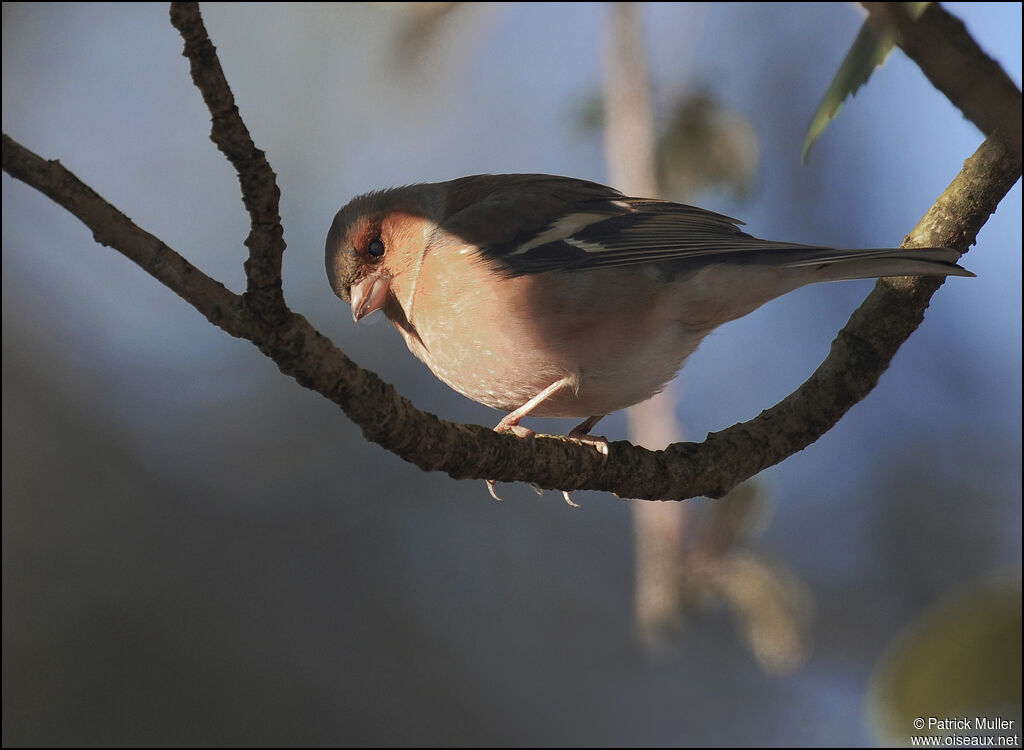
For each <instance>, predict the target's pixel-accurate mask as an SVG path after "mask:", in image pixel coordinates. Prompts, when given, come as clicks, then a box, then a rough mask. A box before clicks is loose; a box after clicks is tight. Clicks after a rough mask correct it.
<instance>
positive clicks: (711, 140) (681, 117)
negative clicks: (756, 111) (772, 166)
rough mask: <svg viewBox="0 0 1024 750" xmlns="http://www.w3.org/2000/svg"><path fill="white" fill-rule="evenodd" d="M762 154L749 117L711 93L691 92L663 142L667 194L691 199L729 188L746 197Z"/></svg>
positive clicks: (676, 111) (662, 178)
mask: <svg viewBox="0 0 1024 750" xmlns="http://www.w3.org/2000/svg"><path fill="white" fill-rule="evenodd" d="M759 158H760V149H759V147H758V141H757V133H756V131H755V130H754V127H753V125H751V124H750V122H749V121H748V120H747V119H746V118H745V117H743V116H742V115H740V114H738V113H736V112H731V111H728V110H726V109H724V108H723V107H722V106H721V105H720V104H719V103H718V102H717V101H716V100H715V99H713V98H712V97H710V96H708V95H707V94H703V93H698V94H694V95H691V96H687V97H685V98H684V99H682V100H681V101H679V102H678V103H677V104H676V105H675V107H674V109H673V112H672V117H671V120H670V121H669V123H668V127H667V128H666V129H665V132H664V134H663V135H662V137H661V139H660V140H659V142H658V152H657V163H658V169H659V172H660V174H659V179H660V182H661V186H662V191H663V194H664V196H665V197H666V198H669V199H670V200H676V201H682V202H686V201H690V200H693V196H694V195H696V194H697V193H699V192H702V191H704V190H710V189H715V188H724V189H726V190H729V191H730V192H732V193H733V194H735V195H737V196H741V197H742V196H743V195H745V194H746V192H747V191H748V190H749V188H750V185H751V184H752V183H753V180H754V174H755V172H756V171H757V163H758V159H759Z"/></svg>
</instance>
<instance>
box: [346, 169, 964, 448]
mask: <svg viewBox="0 0 1024 750" xmlns="http://www.w3.org/2000/svg"><path fill="white" fill-rule="evenodd" d="M741 223H742V222H739V221H737V220H736V219H730V218H729V217H727V216H722V215H721V214H716V213H712V212H711V211H705V210H704V209H701V208H695V207H693V206H686V205H682V204H678V203H669V202H666V201H660V200H652V199H647V198H628V197H626V196H624V195H622V194H621V193H619V192H618V191H617V190H614V189H612V188H609V187H605V186H603V185H599V184H596V183H593V182H587V181H585V180H578V179H574V178H571V177H556V176H552V175H543V174H507V175H474V176H471V177H462V178H459V179H456V180H450V181H448V182H440V183H434V184H419V185H409V186H407V187H400V188H393V189H389V190H381V191H378V192H372V193H367V194H365V195H361V196H359V197H357V198H354V199H353V200H352V201H351V202H350V203H349V204H348V205H346V206H345V207H344V208H342V209H341V210H340V211H339V212H338V214H337V215H336V216H335V217H334V223H333V224H332V225H331V229H330V232H329V233H328V235H327V252H326V259H327V275H328V277H329V278H330V281H331V287H332V288H333V289H334V292H335V293H336V294H337V295H338V296H339V297H341V299H343V300H344V301H346V302H349V303H350V304H351V306H352V317H353V318H354V319H355V320H357V321H358V320H360V319H361V318H363V317H365V316H366V315H368V314H370V313H371V312H373V311H375V310H383V311H384V314H385V315H387V317H388V318H389V319H390V320H391V322H392V323H394V325H395V327H396V328H397V329H398V330H399V332H400V333H401V335H402V337H403V338H404V339H405V342H406V344H407V345H408V347H409V349H410V350H411V351H412V353H413V354H415V355H416V356H417V357H419V358H420V359H421V360H422V361H423V362H424V363H425V364H426V365H427V367H429V368H430V369H431V370H432V371H433V373H434V374H435V375H436V376H437V377H439V378H440V379H441V380H443V381H444V382H445V383H447V384H448V385H450V386H451V387H452V388H454V389H455V390H456V391H458V392H459V393H461V394H463V395H464V396H467V397H468V398H471V399H473V400H474V401H478V402H480V403H482V404H486V405H487V406H490V407H493V408H495V409H500V410H502V411H506V412H508V414H507V415H506V416H505V417H504V418H503V419H502V420H501V421H500V422H499V423H498V425H497V426H496V427H495V429H496V430H499V431H501V430H512V431H515V432H516V433H517V434H519V435H521V436H529V435H531V434H532V432H531V431H530V430H527V429H526V428H524V427H521V426H520V425H519V420H520V419H522V418H523V417H524V416H526V415H527V414H533V415H535V416H545V417H575V418H579V417H586V420H585V421H584V422H583V423H581V424H580V425H578V426H577V427H576V428H575V429H573V430H572V431H571V432H570V433H569V435H570V437H576V438H584V437H589V436H588V435H587V433H588V432H589V431H590V429H591V428H593V426H594V425H595V424H596V423H597V421H598V420H599V419H601V417H603V416H604V415H606V414H609V413H610V412H613V411H617V410H618V409H623V408H625V407H627V406H632V405H633V404H636V403H639V402H641V401H644V400H645V399H647V398H649V397H650V396H652V395H654V394H655V393H658V392H659V391H660V390H661V389H663V388H664V387H665V385H666V384H667V383H668V382H669V381H670V380H671V379H672V378H673V377H675V375H676V373H677V372H678V370H679V368H680V367H681V366H682V364H683V362H684V360H685V359H686V358H687V357H688V356H689V355H690V354H691V353H692V352H693V351H694V350H695V349H696V348H697V345H698V344H699V343H700V341H701V339H703V338H704V337H705V336H707V335H708V334H709V333H710V332H711V331H712V330H714V329H715V328H716V327H717V326H719V325H721V324H723V323H725V322H727V321H730V320H734V319H736V318H739V317H741V316H743V315H746V314H747V313H749V312H752V311H753V310H755V309H757V308H758V307H760V306H761V305H763V304H764V303H765V302H767V301H769V300H771V299H774V298H775V297H778V296H780V295H782V294H785V293H786V292H790V291H793V290H794V289H797V288H799V287H802V286H804V285H806V284H814V283H818V282H823V281H839V280H843V279H861V278H872V277H877V276H973V275H974V274H972V273H971V272H970V271H966V270H964V269H963V268H961V267H960V266H958V265H957V260H958V259H959V257H960V254H959V253H958V252H957V251H956V250H951V249H948V248H929V249H915V250H896V249H891V248H889V249H875V250H836V249H833V248H828V247H816V246H807V245H797V244H793V243H789V242H772V241H768V240H760V239H757V238H755V237H752V236H750V235H749V234H745V233H744V232H742V231H741V230H740V229H739V226H738V225H740V224H741ZM604 446H605V451H606V449H607V444H606V443H605V444H604ZM599 447H600V445H599Z"/></svg>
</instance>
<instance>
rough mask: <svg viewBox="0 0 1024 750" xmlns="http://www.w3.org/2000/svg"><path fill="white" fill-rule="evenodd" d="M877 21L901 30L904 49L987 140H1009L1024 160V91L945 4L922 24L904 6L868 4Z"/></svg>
mask: <svg viewBox="0 0 1024 750" xmlns="http://www.w3.org/2000/svg"><path fill="white" fill-rule="evenodd" d="M863 5H864V7H865V8H867V10H868V13H870V14H871V19H873V20H874V21H876V22H879V23H883V24H887V25H891V26H892V27H894V28H895V29H896V32H897V39H898V41H899V45H900V47H901V48H902V49H903V51H904V52H906V53H907V56H908V57H909V58H910V59H911V60H913V61H914V62H915V63H917V65H918V67H920V68H921V71H922V72H923V73H924V74H925V76H926V77H927V78H928V80H929V81H931V83H932V85H933V86H935V88H937V89H938V90H939V91H941V92H942V93H943V94H945V95H946V97H947V98H948V99H949V100H950V101H951V102H952V103H953V106H955V107H956V108H957V109H959V110H960V111H961V112H963V114H964V117H966V118H967V119H969V120H970V121H971V122H973V123H974V124H975V125H977V126H978V129H979V130H981V132H982V133H984V134H985V135H986V136H991V135H997V136H998V137H1000V138H1002V139H1003V140H1005V141H1006V143H1007V145H1008V146H1009V147H1010V149H1011V150H1012V152H1013V153H1014V154H1015V155H1016V158H1017V160H1018V161H1019V160H1020V159H1021V92H1020V89H1018V88H1017V85H1016V84H1015V83H1014V82H1013V80H1012V79H1011V78H1010V76H1008V75H1007V74H1006V72H1005V71H1004V70H1003V69H1002V68H1001V67H1000V66H999V63H997V62H996V61H995V60H993V59H992V58H991V57H989V56H988V55H987V54H985V51H984V50H982V49H981V48H980V47H979V46H978V44H977V43H976V42H975V41H974V39H973V38H972V37H971V35H970V34H969V33H968V32H967V28H966V27H965V26H964V24H963V22H962V21H961V20H960V19H959V18H957V17H956V16H953V15H951V14H950V13H948V12H947V11H946V10H945V9H944V8H943V7H942V6H941V5H940V4H939V3H931V4H930V5H929V6H928V8H927V9H926V10H925V11H924V13H922V14H921V17H920V18H918V19H917V20H916V21H915V20H913V19H912V18H911V17H910V16H909V15H908V14H907V13H906V12H905V11H904V9H903V7H902V6H903V3H863Z"/></svg>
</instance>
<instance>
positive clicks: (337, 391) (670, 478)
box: [2, 6, 1021, 500]
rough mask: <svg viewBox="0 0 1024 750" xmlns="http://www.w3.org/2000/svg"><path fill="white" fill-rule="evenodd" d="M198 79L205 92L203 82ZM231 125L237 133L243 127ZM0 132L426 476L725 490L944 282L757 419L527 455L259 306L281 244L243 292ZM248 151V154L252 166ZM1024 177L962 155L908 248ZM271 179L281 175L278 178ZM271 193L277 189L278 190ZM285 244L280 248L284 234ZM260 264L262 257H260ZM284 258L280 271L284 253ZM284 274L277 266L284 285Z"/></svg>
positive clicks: (821, 408) (818, 431) (1000, 150)
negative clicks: (672, 439) (635, 441)
mask: <svg viewBox="0 0 1024 750" xmlns="http://www.w3.org/2000/svg"><path fill="white" fill-rule="evenodd" d="M176 7H177V6H176ZM185 10H189V9H188V8H186V9H185ZM185 15H186V16H187V15H188V13H186V14H185ZM189 28H192V27H188V26H187V24H186V29H189ZM183 34H184V35H185V36H186V40H189V39H194V38H195V35H194V34H193V31H188V30H186V31H185V32H183ZM186 44H187V45H188V44H189V42H188V41H187V43H186ZM200 46H201V47H203V50H204V51H202V52H201V54H200V56H202V57H204V58H205V57H207V56H208V57H210V58H213V59H212V62H209V65H213V66H215V67H216V68H217V69H218V70H219V65H215V58H216V53H215V51H214V50H213V46H212V45H209V47H208V48H206V47H205V46H203V45H202V44H200ZM190 59H191V60H193V61H194V60H195V58H194V57H191V56H190ZM193 68H195V66H193ZM200 77H201V78H202V77H204V76H200ZM197 85H199V86H200V88H201V90H203V84H199V83H198V82H197ZM225 85H226V84H225ZM228 93H230V92H228ZM218 101H219V100H218ZM229 110H230V111H231V113H230V114H229V115H223V112H222V110H221V109H219V108H216V107H215V108H214V130H215V131H217V130H218V122H219V121H221V120H225V119H228V120H230V119H232V118H234V117H236V116H237V111H236V110H235V108H234V105H233V104H231V105H230V106H229ZM218 112H221V115H220V116H219V115H218ZM239 121H240V118H239ZM231 132H233V133H235V135H237V132H238V131H237V130H232V131H231ZM216 139H217V136H216V135H215V140H216ZM246 139H247V140H248V134H247V133H246ZM2 140H3V169H4V171H5V172H7V173H8V174H10V175H11V176H13V177H15V178H17V179H19V180H22V181H23V182H25V183H26V184H28V185H30V186H32V187H34V188H36V189H37V190H39V191H41V192H43V193H44V194H45V195H47V196H49V197H50V198H51V199H53V200H54V201H55V202H57V203H58V204H59V205H61V206H63V207H64V208H66V209H67V210H68V211H70V212H71V213H73V214H74V215H75V216H77V217H78V218H79V219H80V220H81V221H82V222H83V223H84V224H85V225H86V226H88V227H89V228H90V229H91V230H92V231H93V234H94V236H95V237H96V239H97V241H98V242H100V243H101V244H105V245H108V246H110V247H113V248H114V249H116V250H118V251H119V252H121V253H123V254H124V255H125V256H127V257H128V258H130V259H132V260H133V261H135V262H136V263H138V264H139V266H140V267H142V268H143V269H144V270H145V271H147V272H148V273H150V274H152V275H153V276H154V277H155V278H157V279H158V280H160V281H161V282H162V283H164V284H165V285H166V286H167V287H169V288H170V289H172V290H173V291H175V292H176V293H177V294H179V295H180V296H181V297H182V298H184V299H185V300H186V301H188V302H189V303H190V304H191V305H193V306H194V307H195V308H196V309H197V310H199V311H200V312H201V313H202V314H203V315H205V316H206V318H207V319H208V320H210V322H212V323H214V324H215V325H217V326H219V327H221V328H222V329H224V330H225V331H227V332H228V333H230V334H231V335H233V336H238V337H241V338H246V339H249V340H250V341H252V342H253V343H254V344H256V345H257V346H258V347H259V349H260V351H262V352H263V353H264V354H266V355H267V356H268V357H270V358H271V359H273V360H274V362H275V363H277V365H278V367H279V368H280V370H281V371H282V372H283V373H285V374H286V375H290V376H291V377H293V378H295V380H297V381H298V382H299V383H300V384H301V385H303V386H305V387H307V388H310V389H312V390H315V391H317V392H318V393H320V394H322V395H323V396H325V397H326V398H328V399H329V400H331V401H332V402H334V403H336V404H338V405H339V406H340V407H341V408H342V409H343V410H344V411H345V413H346V414H347V415H348V416H349V417H350V418H351V419H352V420H353V421H354V422H356V423H357V424H358V425H360V427H361V428H362V430H363V433H364V435H365V436H366V438H367V439H368V440H371V441H373V442H375V443H378V444H379V445H381V446H383V447H384V448H386V449H388V450H390V451H392V452H394V453H395V454H397V455H398V456H400V457H401V458H403V459H405V460H407V461H410V462H412V463H415V464H416V465H417V466H419V467H421V468H423V469H425V470H430V471H434V470H440V471H445V472H447V473H448V474H449V475H450V476H452V477H454V478H457V479H463V478H474V479H481V478H490V479H496V480H500V481H526V482H533V483H535V484H538V485H539V486H541V487H544V488H548V489H560V490H575V489H594V490H605V491H609V492H613V493H615V494H617V495H619V496H622V497H635V498H641V499H674V500H682V499H686V498H689V497H694V496H698V495H711V496H718V495H722V494H724V493H725V492H727V491H728V490H729V489H730V488H732V487H733V486H735V485H736V484H738V483H739V482H741V481H743V480H745V479H747V478H748V477H750V476H752V475H754V474H756V473H757V472H759V471H761V470H762V469H764V468H766V467H767V466H771V465H773V464H775V463H778V462H779V461H781V460H783V459H784V458H786V457H787V456H789V455H791V454H792V453H794V452H796V451H798V450H801V449H802V448H804V447H806V446H807V445H810V444H811V443H812V442H814V441H815V440H817V439H818V438H819V437H820V436H821V435H823V434H824V433H825V432H826V431H827V430H828V429H829V428H830V427H831V426H832V425H834V424H835V423H836V422H837V421H838V420H839V418H840V417H841V416H842V415H843V414H844V413H845V412H846V411H847V410H848V409H849V408H850V407H851V406H852V405H853V404H854V403H856V402H857V401H859V400H860V399H861V398H863V397H864V396H865V395H866V394H867V393H868V392H869V391H870V390H871V389H872V388H873V387H874V385H875V383H876V382H877V380H878V378H879V377H880V375H881V374H882V372H884V371H885V369H886V367H887V366H888V363H889V361H890V359H891V358H892V356H893V354H894V353H895V351H896V349H898V347H899V346H900V344H902V342H903V341H904V340H906V338H907V337H908V336H909V335H910V333H911V332H912V331H913V330H914V329H915V328H916V327H917V325H918V324H919V323H920V321H921V319H922V317H923V314H924V310H925V308H926V307H927V305H928V300H929V299H930V297H931V295H932V294H933V293H934V291H935V290H936V289H937V288H938V283H936V282H934V281H930V280H922V279H889V280H884V281H882V282H879V284H878V285H877V286H876V288H875V290H874V291H873V292H872V293H871V295H870V296H869V297H868V299H867V300H866V301H865V302H864V304H863V305H861V307H860V308H858V310H857V311H856V312H854V314H853V316H852V317H851V319H850V322H849V323H848V324H847V326H846V327H845V328H844V329H843V330H842V331H841V332H840V334H839V336H838V337H837V338H836V340H835V342H833V346H832V352H831V353H830V354H829V356H828V358H827V359H826V360H825V361H824V362H823V363H822V365H821V366H820V367H819V368H818V370H817V371H816V372H815V373H814V374H813V375H812V376H811V378H810V379H809V380H808V381H807V382H806V383H804V385H802V386H801V387H800V388H799V389H798V390H797V391H795V392H794V393H793V394H792V395H790V396H789V397H787V398H786V399H785V400H783V401H782V402H781V403H779V404H778V405H776V406H775V407H772V408H771V409H769V410H767V411H765V412H763V413H762V414H761V415H760V416H758V417H757V418H755V419H753V420H751V421H749V422H745V423H743V424H739V425H735V426H733V427H731V428H729V429H727V430H724V431H722V432H719V433H713V434H711V435H709V436H708V439H707V440H706V441H705V442H704V443H701V444H694V443H677V444H675V445H672V446H670V447H669V448H668V449H666V450H665V451H649V450H645V449H643V448H639V447H637V446H634V445H631V444H629V443H627V442H616V443H613V444H612V446H611V456H610V458H609V460H608V462H607V464H606V465H604V466H602V465H601V460H600V457H599V456H598V454H597V453H596V451H594V450H593V449H592V448H591V447H589V446H583V445H580V444H578V443H575V442H573V441H570V440H567V439H565V438H554V437H545V436H539V437H538V439H537V441H536V445H535V447H534V448H533V449H531V446H530V445H529V444H527V443H526V442H525V441H522V440H519V439H518V438H516V437H514V436H512V435H507V434H497V433H495V432H493V431H492V430H490V429H488V428H485V427H481V426H477V425H457V424H453V423H450V422H445V421H443V420H440V419H438V418H437V417H436V416H434V415H432V414H429V413H426V412H421V411H418V410H417V409H416V408H415V407H413V405H412V404H411V403H410V402H409V401H408V400H407V399H405V398H403V397H402V396H400V395H398V394H397V393H396V392H395V390H394V389H393V388H392V387H391V386H390V385H388V384H386V383H384V382H383V381H381V380H380V378H378V377H377V376H376V375H374V374H373V373H371V372H369V371H367V370H363V369H361V368H359V367H358V366H357V365H355V364H354V363H353V362H352V361H351V360H350V359H349V358H348V357H346V356H345V355H344V354H343V353H342V352H341V351H339V350H338V349H337V348H336V347H335V346H334V345H333V344H332V343H331V342H330V341H329V340H328V339H327V338H326V337H324V336H323V335H321V334H320V333H319V332H318V331H317V330H316V329H314V328H313V327H312V326H311V325H310V324H309V322H308V321H306V319H305V318H303V317H302V316H301V315H297V314H295V313H293V312H291V311H290V310H288V308H287V307H286V306H285V303H284V300H283V298H282V299H280V300H279V302H273V306H274V307H275V308H276V312H275V313H274V314H273V315H271V316H268V315H267V314H266V311H267V309H268V308H266V307H263V306H260V305H253V304H252V299H253V296H254V291H253V288H254V285H257V282H258V281H259V280H261V279H262V280H263V281H265V280H266V278H267V277H266V276H265V275H261V274H262V271H260V269H261V268H263V269H264V270H265V267H263V266H261V265H260V263H262V262H263V260H264V259H265V258H267V257H270V256H271V255H273V253H274V252H276V251H274V250H273V248H272V247H270V246H263V245H260V247H261V248H263V249H261V250H260V251H259V252H257V250H256V249H255V247H254V245H258V244H259V243H255V242H254V245H250V251H251V258H250V260H251V262H250V263H249V264H247V271H248V272H249V273H250V282H249V285H250V291H249V292H248V293H247V294H246V295H245V296H244V297H239V296H238V295H235V294H233V293H231V292H230V291H228V290H227V289H225V288H224V286H223V285H221V284H220V283H219V282H217V281H215V280H213V279H211V278H209V277H208V276H206V275H205V274H203V273H202V272H201V271H199V270H198V269H197V268H195V267H194V266H193V265H192V264H190V263H189V262H188V261H187V260H185V259H184V258H182V257H181V256H180V255H178V254H177V253H176V252H174V251H173V250H172V249H171V248H169V247H168V246H167V245H165V244H164V243H163V242H161V241H160V240H159V239H157V238H155V237H153V236H152V235H151V234H149V233H147V232H145V231H143V230H142V229H140V228H139V227H137V226H136V225H135V224H133V223H132V222H131V220H130V219H128V217H126V216H125V215H124V214H122V213H121V212H120V211H118V210H117V209H116V208H114V206H112V205H111V204H109V203H107V202H106V201H105V200H103V198H101V197H100V196H99V195H98V194H96V193H95V191H93V190H92V189H91V188H89V187H88V186H87V185H85V184H84V183H82V182H81V181H80V180H79V179H78V178H77V177H75V175H73V174H72V173H71V172H69V171H68V170H67V169H65V168H64V167H63V166H62V165H61V164H60V163H59V162H56V161H54V162H47V161H45V160H43V159H42V158H41V157H39V156H37V155H36V154H33V153H32V152H31V151H29V150H28V149H26V148H24V147H23V146H21V145H20V144H18V143H17V142H15V141H14V140H13V139H11V138H10V137H8V136H7V135H4V136H3V139H2ZM228 140H231V137H229V138H228ZM248 142H249V143H251V140H249V141H248ZM246 148H248V146H246V147H245V148H243V149H242V151H245V149H246ZM253 152H255V153H260V156H259V158H256V160H255V161H256V162H258V161H260V159H262V154H261V152H256V150H255V149H254V148H253ZM245 158H248V157H244V155H243V161H244V160H245ZM249 163H250V162H246V164H249ZM252 163H255V162H252ZM247 169H248V167H244V168H243V167H240V168H239V174H240V180H241V181H242V182H243V192H244V194H245V195H246V196H247V204H248V202H249V200H250V199H251V196H252V195H253V193H251V192H250V191H249V188H248V187H246V186H247V184H248V180H249V177H246V176H243V173H246V174H248V173H247V171H246V170H247ZM267 170H269V167H267ZM1020 173H1021V163H1020V157H1019V155H1014V154H1013V153H1011V152H1010V151H1009V150H1008V147H1007V146H1006V145H1005V144H1004V143H1003V142H1002V141H1000V140H998V139H995V138H989V139H988V140H986V141H985V143H984V144H982V146H981V148H979V149H978V151H977V153H975V154H974V156H972V157H971V158H970V159H968V160H967V162H966V163H965V164H964V168H963V170H962V171H961V173H960V175H959V176H958V177H957V178H956V179H955V180H954V181H953V183H952V184H951V185H950V187H949V188H948V189H947V190H946V192H945V193H944V194H943V196H942V197H941V198H940V199H939V201H938V202H937V203H936V204H935V206H933V207H932V209H931V210H930V211H929V212H928V214H927V215H926V216H925V218H924V219H922V221H921V223H920V224H919V225H918V228H917V229H915V231H914V232H913V233H912V234H911V236H910V237H909V238H908V240H907V242H906V243H905V244H907V245H930V246H947V247H956V248H958V249H961V250H966V249H967V247H968V246H969V244H970V243H972V242H973V241H974V238H975V236H976V235H977V232H978V230H979V229H980V228H981V226H982V225H983V224H984V223H985V220H986V219H987V217H988V216H989V215H990V214H991V213H992V212H993V211H994V210H995V208H996V206H997V205H998V203H999V201H1000V200H1001V199H1002V197H1003V195H1005V193H1006V192H1007V191H1008V190H1009V189H1010V188H1011V187H1012V186H1013V184H1014V183H1015V182H1016V180H1017V178H1018V177H1019V176H1020ZM269 174H270V175H271V179H273V178H272V172H271V173H269ZM260 184H262V185H264V186H265V185H267V184H268V183H266V182H265V181H264V182H261V183H260ZM272 192H274V194H275V196H276V187H274V188H273V191H272ZM274 200H275V201H276V197H275V199H274ZM274 205H275V208H273V209H272V211H273V212H274V216H275V217H276V203H275V204H274ZM264 208H266V206H264ZM260 210H262V209H260ZM268 210H271V209H268ZM251 215H252V216H253V217H254V218H253V232H252V233H251V234H250V238H252V237H253V236H254V234H259V232H260V231H261V228H263V227H265V224H264V223H263V218H266V216H267V214H264V213H260V211H257V210H251ZM260 217H263V218H260ZM280 247H281V248H282V249H283V242H282V243H281V245H280ZM263 253H266V255H265V256H264V255H263ZM257 259H261V260H260V262H259V263H258V262H257ZM277 263H278V266H277V268H278V269H279V267H280V266H279V263H280V255H279V254H278V256H277ZM279 276H280V274H279V270H278V272H277V282H276V283H277V284H278V286H279V284H280V278H279ZM260 283H262V282H260ZM273 286H274V285H273V284H271V287H273ZM257 287H258V285H257ZM264 288H266V287H258V288H257V290H256V291H260V290H261V289H264ZM277 294H278V295H280V289H279V288H278V290H277Z"/></svg>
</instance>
